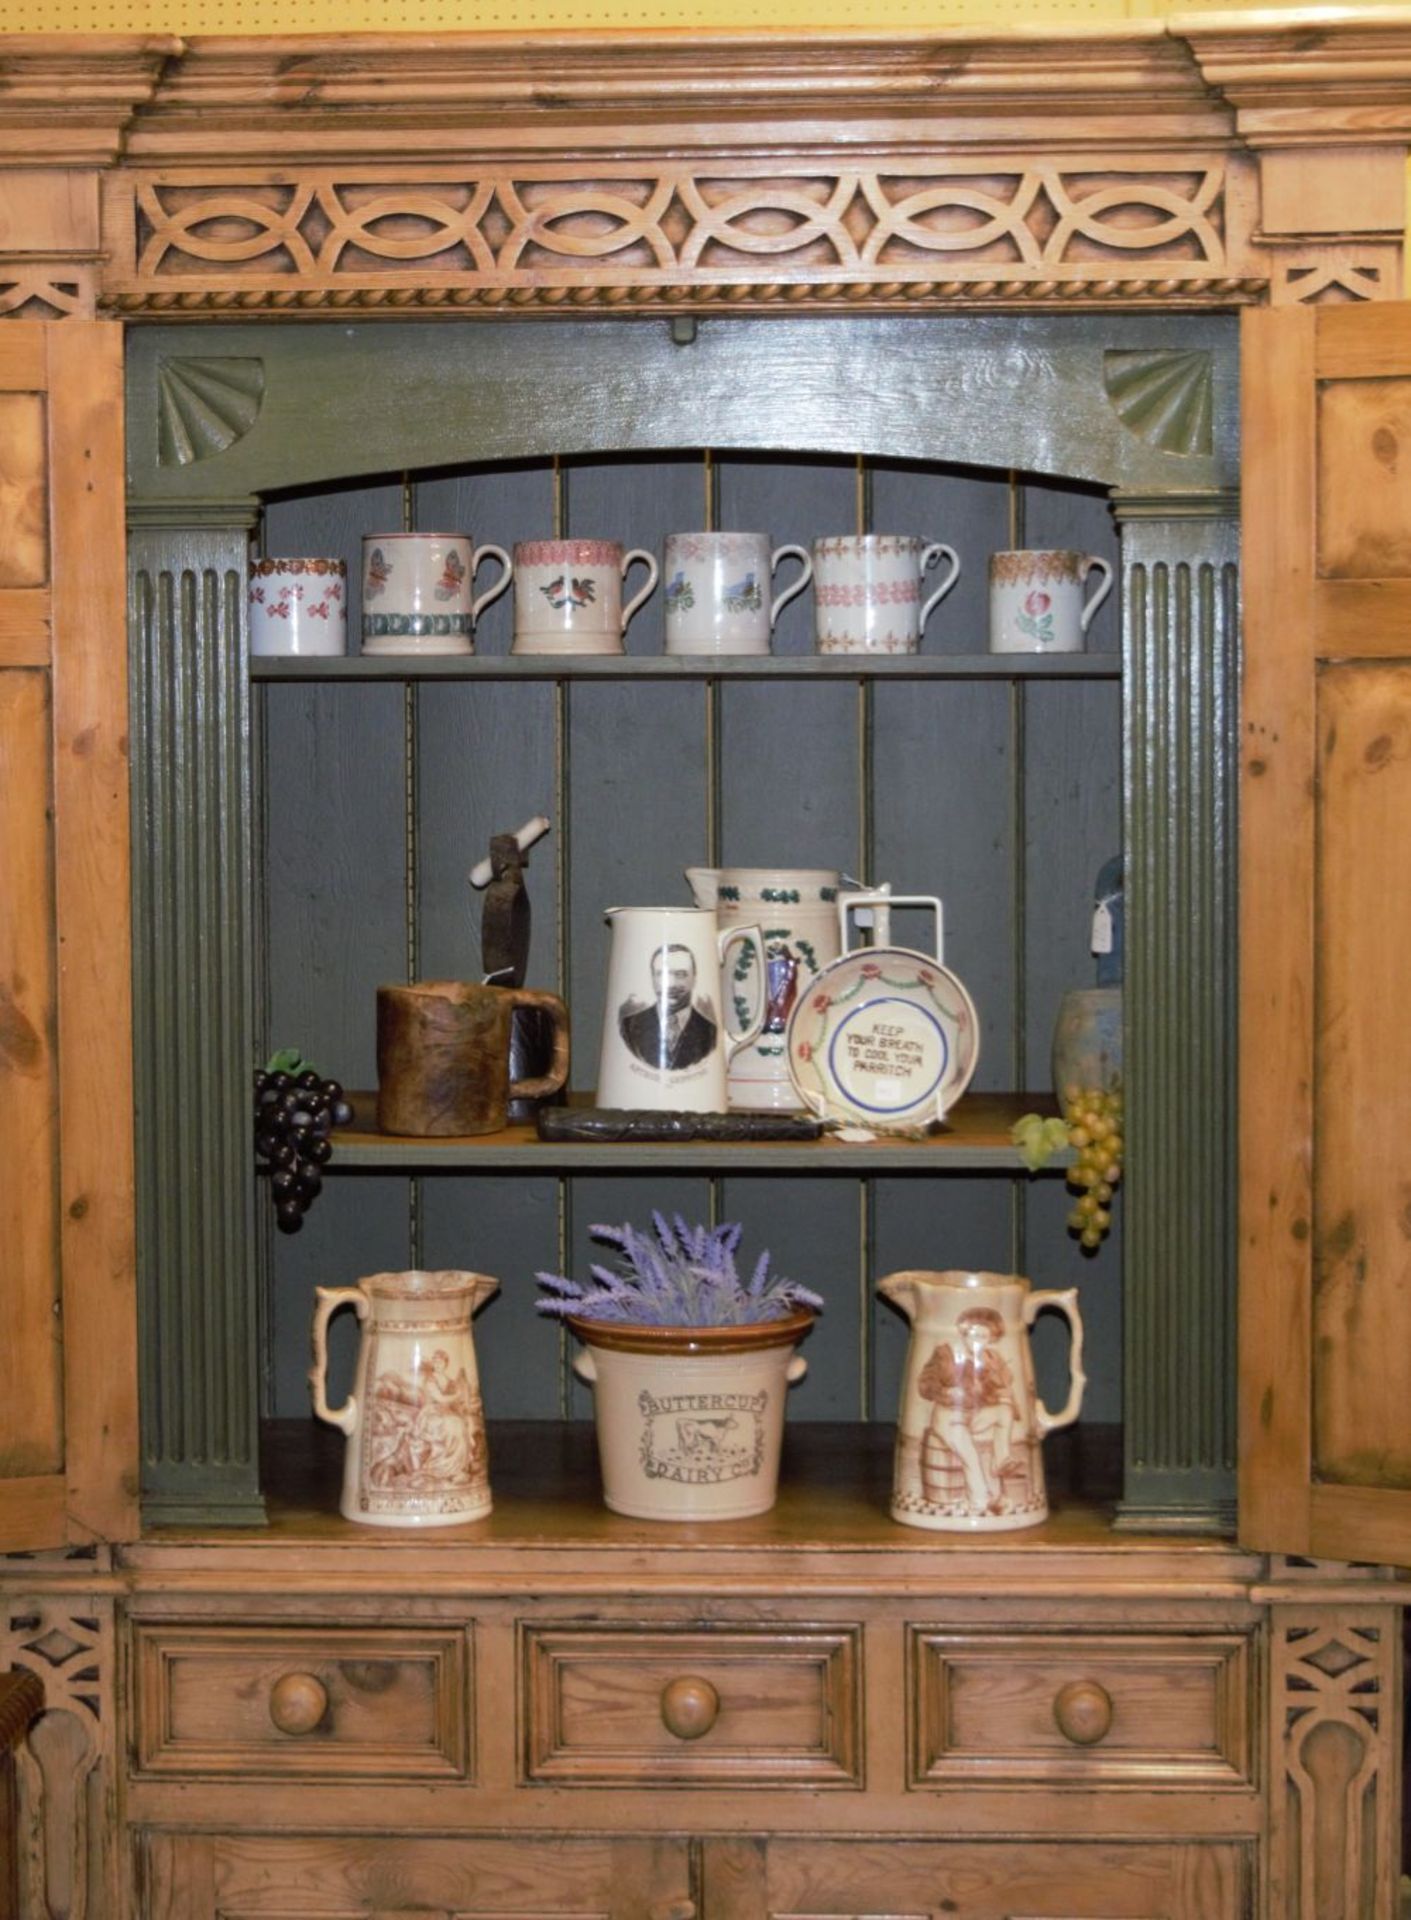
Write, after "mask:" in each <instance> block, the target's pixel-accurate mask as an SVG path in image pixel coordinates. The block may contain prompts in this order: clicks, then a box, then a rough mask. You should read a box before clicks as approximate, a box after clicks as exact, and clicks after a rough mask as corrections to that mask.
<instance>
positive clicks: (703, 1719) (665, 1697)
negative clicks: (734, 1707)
mask: <svg viewBox="0 0 1411 1920" xmlns="http://www.w3.org/2000/svg"><path fill="white" fill-rule="evenodd" d="M719 1712H720V1695H719V1694H718V1693H717V1692H716V1691H715V1688H714V1687H713V1686H712V1685H711V1684H710V1682H709V1680H701V1679H699V1678H698V1677H697V1676H696V1675H695V1674H692V1673H687V1674H683V1675H682V1676H681V1678H680V1679H679V1680H668V1681H667V1683H666V1685H665V1686H664V1687H663V1688H662V1690H661V1717H662V1722H663V1724H664V1725H665V1727H666V1730H667V1732H668V1733H674V1734H675V1735H676V1738H677V1739H678V1740H699V1739H700V1737H701V1735H702V1734H703V1733H709V1732H710V1730H711V1728H712V1727H713V1726H714V1725H715V1720H716V1715H717V1714H718V1713H719Z"/></svg>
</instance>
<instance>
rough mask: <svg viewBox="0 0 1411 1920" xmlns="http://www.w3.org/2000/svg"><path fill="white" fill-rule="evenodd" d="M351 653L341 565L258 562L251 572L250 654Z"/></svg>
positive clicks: (345, 580)
mask: <svg viewBox="0 0 1411 1920" xmlns="http://www.w3.org/2000/svg"><path fill="white" fill-rule="evenodd" d="M347 650H348V567H347V562H346V561H343V560H329V559H313V560H303V559H301V560H291V559H268V560H256V561H255V563H254V564H253V566H252V567H251V568H250V652H251V653H252V654H272V653H285V654H297V655H299V656H301V657H305V658H312V657H315V656H326V655H329V654H338V653H346V652H347Z"/></svg>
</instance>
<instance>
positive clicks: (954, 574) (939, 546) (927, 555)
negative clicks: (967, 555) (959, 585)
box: [919, 540, 960, 633]
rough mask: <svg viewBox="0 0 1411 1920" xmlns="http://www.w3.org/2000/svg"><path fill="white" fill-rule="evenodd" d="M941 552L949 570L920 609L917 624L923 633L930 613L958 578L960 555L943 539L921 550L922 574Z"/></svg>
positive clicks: (937, 558)
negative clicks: (948, 564)
mask: <svg viewBox="0 0 1411 1920" xmlns="http://www.w3.org/2000/svg"><path fill="white" fill-rule="evenodd" d="M942 554H945V555H946V557H947V559H948V560H949V561H950V572H949V573H948V574H947V575H946V577H945V579H944V580H942V582H941V584H940V585H939V586H938V587H937V588H936V591H935V592H934V593H933V594H932V595H931V598H930V599H929V600H928V601H927V602H926V604H925V606H924V607H922V609H921V620H920V623H919V624H920V627H921V630H922V632H923V633H924V632H925V630H926V622H927V621H928V620H929V619H930V618H931V615H932V614H933V613H934V612H935V610H936V608H937V607H938V606H939V605H940V603H941V601H942V600H944V599H945V597H946V595H947V594H948V593H949V592H950V590H951V588H952V587H953V586H954V585H955V583H956V581H957V580H958V579H959V578H960V555H959V554H958V553H957V552H956V550H955V548H954V547H948V546H947V545H946V544H945V542H944V541H943V540H935V541H933V542H932V543H931V545H930V546H929V547H927V548H925V549H924V551H923V552H922V555H921V571H922V573H923V574H924V573H925V572H926V570H927V569H928V568H929V567H933V566H935V564H936V562H937V561H938V560H939V559H940V557H941V555H942Z"/></svg>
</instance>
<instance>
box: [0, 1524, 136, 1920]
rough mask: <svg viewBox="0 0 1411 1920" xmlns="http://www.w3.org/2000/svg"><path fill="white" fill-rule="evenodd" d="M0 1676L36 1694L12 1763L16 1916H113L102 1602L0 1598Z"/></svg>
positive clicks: (106, 1609) (110, 1748) (111, 1758)
mask: <svg viewBox="0 0 1411 1920" xmlns="http://www.w3.org/2000/svg"><path fill="white" fill-rule="evenodd" d="M54 1564H56V1562H55V1561H54V1560H52V1559H50V1558H49V1557H47V1556H46V1557H45V1561H44V1565H45V1566H46V1568H48V1567H52V1566H53V1565H54ZM4 1571H5V1569H4V1568H3V1567H0V1575H3V1573H4ZM19 1571H20V1572H21V1573H22V1572H23V1569H19ZM10 1666H13V1667H19V1668H22V1669H25V1670H27V1671H28V1672H30V1673H32V1674H33V1675H34V1676H35V1678H36V1679H37V1680H38V1681H39V1683H40V1685H41V1686H42V1687H43V1689H44V1710H43V1712H42V1713H41V1714H40V1715H39V1717H38V1719H37V1720H36V1721H35V1722H34V1725H33V1726H32V1727H31V1728H30V1732H29V1737H28V1739H27V1741H26V1742H25V1744H24V1745H23V1746H22V1747H21V1748H20V1750H19V1752H18V1754H17V1755H16V1762H17V1765H16V1777H17V1784H18V1790H19V1880H20V1911H21V1913H22V1914H23V1915H25V1920H31V1917H32V1920H110V1916H116V1915H118V1914H120V1913H121V1911H122V1907H121V1905H120V1892H119V1882H118V1858H117V1849H116V1832H117V1828H116V1804H115V1758H116V1737H115V1727H114V1719H115V1695H114V1677H113V1676H114V1626H113V1602H112V1599H111V1598H110V1597H109V1596H108V1595H106V1594H83V1593H78V1594H76V1593H73V1592H64V1593H63V1594H62V1595H59V1594H53V1593H49V1594H45V1595H43V1596H42V1597H34V1596H29V1595H21V1596H20V1597H15V1595H14V1594H12V1593H8V1592H7V1593H4V1594H3V1595H0V1668H5V1667H10Z"/></svg>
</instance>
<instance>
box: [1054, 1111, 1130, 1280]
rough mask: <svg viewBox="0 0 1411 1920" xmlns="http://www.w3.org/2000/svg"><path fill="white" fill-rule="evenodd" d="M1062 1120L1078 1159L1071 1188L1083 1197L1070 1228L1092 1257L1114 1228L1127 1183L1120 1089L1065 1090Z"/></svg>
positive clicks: (1070, 1175) (1070, 1171)
mask: <svg viewBox="0 0 1411 1920" xmlns="http://www.w3.org/2000/svg"><path fill="white" fill-rule="evenodd" d="M1063 1118H1064V1121H1065V1123H1066V1125H1067V1128H1068V1144H1069V1146H1070V1147H1072V1148H1073V1150H1074V1152H1075V1154H1076V1155H1077V1158H1076V1160H1075V1161H1074V1162H1073V1165H1072V1166H1071V1167H1070V1168H1069V1169H1068V1184H1069V1186H1070V1187H1072V1188H1074V1189H1075V1190H1076V1191H1077V1193H1078V1196H1079V1197H1078V1199H1077V1200H1076V1201H1075V1202H1074V1205H1073V1207H1072V1209H1071V1211H1070V1212H1069V1215H1068V1224H1069V1226H1070V1227H1071V1228H1072V1230H1073V1232H1074V1233H1076V1234H1077V1236H1078V1239H1079V1242H1080V1243H1081V1245H1082V1246H1084V1247H1085V1248H1086V1249H1087V1251H1088V1252H1089V1253H1092V1252H1094V1251H1095V1250H1096V1249H1097V1248H1098V1247H1100V1246H1101V1245H1102V1237H1103V1235H1104V1234H1105V1233H1106V1232H1107V1230H1108V1228H1109V1227H1110V1226H1111V1225H1112V1193H1113V1189H1114V1188H1115V1187H1116V1185H1117V1182H1118V1181H1119V1180H1120V1179H1121V1178H1122V1089H1121V1087H1120V1086H1116V1087H1106V1088H1104V1087H1076V1086H1074V1087H1065V1088H1064V1089H1063Z"/></svg>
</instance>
